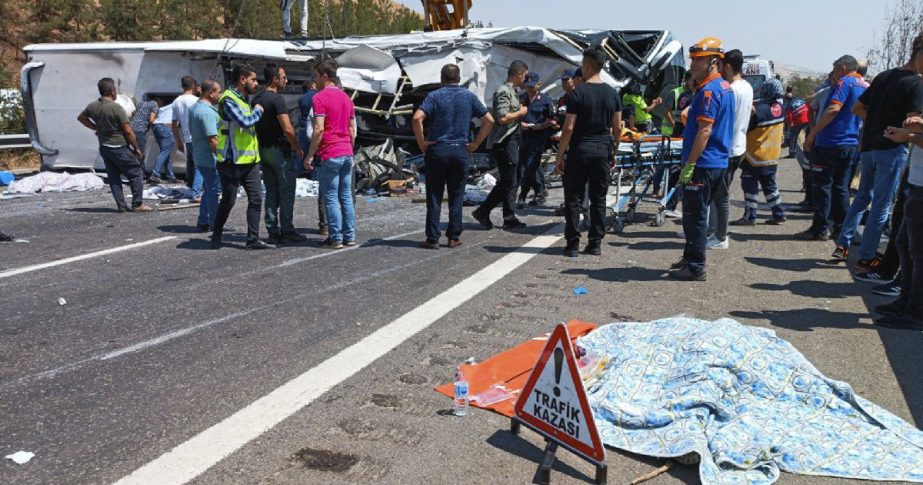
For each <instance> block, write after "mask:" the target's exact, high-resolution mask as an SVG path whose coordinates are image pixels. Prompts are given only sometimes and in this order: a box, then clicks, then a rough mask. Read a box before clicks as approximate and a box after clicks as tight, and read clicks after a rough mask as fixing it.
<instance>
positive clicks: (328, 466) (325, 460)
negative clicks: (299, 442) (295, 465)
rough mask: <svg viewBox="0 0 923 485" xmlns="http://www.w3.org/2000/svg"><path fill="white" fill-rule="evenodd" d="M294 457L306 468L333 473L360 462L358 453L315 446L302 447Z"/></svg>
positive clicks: (340, 471)
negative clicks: (317, 448) (319, 448)
mask: <svg viewBox="0 0 923 485" xmlns="http://www.w3.org/2000/svg"><path fill="white" fill-rule="evenodd" d="M292 458H293V459H294V460H296V461H300V462H301V463H302V464H303V465H304V467H305V468H310V469H312V470H318V471H322V472H333V473H343V472H345V471H347V470H349V469H350V468H352V467H353V466H354V465H355V464H356V463H359V457H358V456H357V455H353V454H349V453H340V452H338V451H331V450H316V449H314V448H302V449H300V450H298V451H296V452H295V454H294V455H293V456H292Z"/></svg>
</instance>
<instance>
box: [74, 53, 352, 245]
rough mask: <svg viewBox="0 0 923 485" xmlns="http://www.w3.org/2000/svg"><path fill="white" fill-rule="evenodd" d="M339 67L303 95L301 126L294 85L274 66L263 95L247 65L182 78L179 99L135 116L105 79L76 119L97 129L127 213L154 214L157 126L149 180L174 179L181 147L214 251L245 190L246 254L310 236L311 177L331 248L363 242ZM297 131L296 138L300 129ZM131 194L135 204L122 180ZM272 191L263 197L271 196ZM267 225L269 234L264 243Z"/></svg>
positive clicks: (325, 68)
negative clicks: (291, 105) (150, 142)
mask: <svg viewBox="0 0 923 485" xmlns="http://www.w3.org/2000/svg"><path fill="white" fill-rule="evenodd" d="M336 70H337V66H336V63H335V62H333V61H324V62H321V63H319V64H317V65H316V66H315V68H314V72H313V76H312V77H310V78H309V79H308V80H307V81H306V82H305V83H304V85H303V94H302V95H301V97H300V99H299V103H298V104H299V108H300V110H301V117H300V119H299V122H298V123H297V124H296V123H293V121H292V120H291V119H290V116H289V110H288V108H287V105H286V102H285V99H284V98H283V96H282V94H281V91H282V90H284V89H285V87H286V86H287V85H288V77H287V75H286V72H285V69H284V68H282V67H280V66H278V65H276V64H272V63H270V64H267V65H266V66H265V67H264V69H263V83H264V86H263V87H262V89H259V85H260V82H259V81H258V79H257V73H256V71H255V69H253V68H252V67H250V66H249V65H247V64H239V65H237V66H235V67H234V69H233V72H232V73H231V78H230V79H231V84H230V85H229V86H227V87H226V88H222V86H221V84H220V83H219V82H218V81H216V80H213V79H206V80H204V81H202V82H201V83H199V82H197V81H196V80H195V79H194V78H192V77H191V76H184V77H183V78H182V79H181V81H180V84H181V87H182V90H183V94H181V95H180V96H178V97H176V98H175V99H174V100H173V101H172V102H170V103H165V102H164V100H163V99H162V98H153V99H150V100H145V101H143V102H141V103H139V104H138V106H137V107H135V108H134V110H133V113H132V116H131V117H129V114H128V111H127V110H126V109H125V107H123V106H122V104H120V103H119V102H117V101H118V99H119V95H118V92H117V88H116V84H115V81H114V80H112V79H111V78H103V79H101V80H100V81H99V82H98V83H97V88H98V90H99V95H100V97H99V99H97V100H96V101H94V102H92V103H90V104H89V105H88V106H87V107H86V109H85V110H84V111H83V112H81V113H80V115H79V116H78V120H79V121H80V122H81V123H82V124H83V125H84V126H86V127H87V128H88V129H91V130H93V132H94V133H95V134H96V136H97V139H98V142H99V151H100V155H101V157H102V159H103V162H104V164H105V167H106V173H107V179H108V182H109V186H110V188H111V191H112V196H113V198H114V199H115V203H116V208H117V209H118V211H119V212H148V211H151V210H152V208H151V207H150V206H149V205H147V204H145V203H144V201H143V193H142V189H143V184H144V182H145V173H144V150H145V146H144V145H145V140H146V139H147V134H148V131H150V130H153V134H154V138H155V140H156V141H157V143H158V147H159V154H158V155H157V161H156V163H155V165H154V168H153V171H152V173H151V174H150V176H149V177H148V179H147V180H148V182H150V183H153V184H159V183H161V182H162V179H161V176H163V174H164V173H166V180H167V181H168V182H175V181H176V177H175V176H174V174H173V168H172V165H173V164H172V161H171V160H170V156H171V154H172V152H173V149H174V147H175V148H176V149H177V150H178V151H180V152H181V153H184V154H185V156H186V160H187V165H186V179H187V183H188V185H189V187H190V188H191V190H192V194H193V199H194V200H195V201H196V202H199V203H200V205H199V214H198V220H197V229H198V230H199V231H200V232H211V245H212V247H213V248H214V249H219V248H221V247H222V245H223V234H224V232H225V230H226V227H225V224H226V223H227V220H228V217H229V215H230V213H231V210H232V209H233V207H234V205H235V203H236V199H237V194H238V190H239V189H240V188H241V187H242V188H243V190H244V193H245V194H246V195H247V242H246V247H247V249H253V250H262V249H272V248H275V247H276V245H279V244H287V243H298V242H303V241H306V240H307V238H306V237H305V236H304V235H302V234H299V233H298V232H297V231H296V230H295V225H294V206H295V189H296V178H297V176H298V175H299V173H301V172H302V170H307V171H309V172H311V171H313V172H315V174H316V177H317V179H318V181H319V185H320V198H319V199H320V202H319V204H318V207H319V212H320V214H319V215H320V217H319V221H320V232H321V234H322V235H324V236H326V239H325V240H324V241H323V242H322V244H321V245H322V246H323V247H327V248H332V249H340V248H342V247H344V246H353V245H355V244H356V230H355V210H354V208H353V198H352V171H353V146H354V145H355V140H356V120H355V111H354V107H353V103H352V100H351V99H350V98H349V96H347V95H346V93H345V92H344V91H343V90H342V89H341V88H340V87H339V86H338V82H339V81H338V78H337V76H336ZM296 127H297V132H296ZM123 177H125V178H126V179H127V180H128V185H129V187H130V188H131V192H132V201H131V204H129V203H128V202H127V201H126V199H125V195H124V193H123V183H122V178H123ZM264 189H265V200H264V195H263V192H264ZM261 220H262V221H264V223H265V226H266V231H267V233H268V238H267V239H266V240H263V239H261V238H260V227H259V226H260V222H261Z"/></svg>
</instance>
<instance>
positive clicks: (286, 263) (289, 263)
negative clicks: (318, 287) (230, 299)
mask: <svg viewBox="0 0 923 485" xmlns="http://www.w3.org/2000/svg"><path fill="white" fill-rule="evenodd" d="M419 232H423V231H421V230H419V229H417V230H416V231H410V232H405V233H402V234H397V235H395V236H388V237H386V238H384V239H373V240H371V241H367V242H365V243H363V244H360V245H358V246H350V247H347V248H343V249H339V250H336V251H330V252H328V253H321V254H315V255H313V256H305V257H303V258H295V259H289V260H288V261H283V262H281V263H279V264H277V265H275V266H273V267H272V268H270V269H276V268H284V267H286V266H292V265H296V264H301V263H304V262H306V261H311V260H314V259H320V258H324V257H327V256H334V255H337V254H343V253H345V252H347V251H354V250H356V249H359V248H370V247H375V246H378V245H379V243H378V241H393V240H395V239H400V238H403V237H407V236H411V235H413V234H417V233H419ZM257 271H258V272H264V271H266V268H262V269H259V270H257ZM235 278H237V276H235Z"/></svg>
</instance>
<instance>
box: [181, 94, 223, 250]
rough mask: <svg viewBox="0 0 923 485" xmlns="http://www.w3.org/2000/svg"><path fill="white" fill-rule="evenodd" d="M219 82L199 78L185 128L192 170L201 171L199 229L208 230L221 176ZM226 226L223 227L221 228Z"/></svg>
mask: <svg viewBox="0 0 923 485" xmlns="http://www.w3.org/2000/svg"><path fill="white" fill-rule="evenodd" d="M220 97H221V84H219V83H218V81H215V80H212V79H206V80H205V81H202V96H201V97H200V98H199V101H198V102H196V104H194V105H192V108H191V109H190V110H189V132H190V134H191V135H192V144H191V145H192V159H193V161H194V162H195V165H196V170H198V171H199V173H200V174H202V189H203V193H202V203H201V204H200V205H199V220H198V224H197V228H198V230H199V232H209V231H211V230H212V226H214V225H215V216H216V215H217V213H218V195H219V194H220V193H221V180H220V179H219V178H218V169H217V168H216V165H215V152H216V151H218V130H219V125H220V124H221V118H220V117H219V116H218V108H217V106H216V105H217V104H218V98H220ZM225 230H227V228H225Z"/></svg>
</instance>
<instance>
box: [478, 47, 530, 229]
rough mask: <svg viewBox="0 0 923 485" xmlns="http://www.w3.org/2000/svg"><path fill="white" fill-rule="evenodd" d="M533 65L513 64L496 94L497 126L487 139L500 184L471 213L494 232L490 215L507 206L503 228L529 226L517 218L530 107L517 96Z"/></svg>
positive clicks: (494, 112)
mask: <svg viewBox="0 0 923 485" xmlns="http://www.w3.org/2000/svg"><path fill="white" fill-rule="evenodd" d="M528 72H529V66H527V65H526V63H525V62H522V61H513V62H512V63H511V64H510V67H509V69H507V77H506V82H505V83H503V84H502V85H500V87H499V88H497V91H496V92H495V93H494V100H493V109H492V110H491V112H492V115H493V118H494V120H495V121H496V124H495V125H494V127H493V130H492V131H491V132H490V135H489V136H488V137H487V150H488V152H489V153H490V157H491V158H492V159H493V160H494V161H496V162H497V168H498V169H499V171H500V172H499V174H498V175H499V177H498V180H497V185H495V186H494V188H493V189H492V190H491V191H490V193H489V194H487V199H485V200H484V202H483V203H481V206H480V207H478V208H477V209H475V210H474V212H472V213H471V215H472V216H474V218H475V220H477V221H478V222H479V223H480V224H481V226H482V227H484V228H485V229H493V227H494V225H493V223H492V222H491V221H490V212H491V211H492V210H493V209H495V208H496V207H497V206H498V205H501V204H502V205H503V228H504V229H516V228H520V227H523V226H525V223H523V222H522V221H520V220H519V219H517V218H516V213H515V212H514V210H515V208H516V188H517V187H518V186H519V184H517V183H516V182H517V180H516V178H517V174H518V170H517V167H518V164H519V144H520V141H521V137H522V129H521V128H520V123H519V120H521V119H522V118H523V117H525V116H526V114H527V113H528V112H529V108H528V107H526V106H523V105H522V103H521V102H520V101H519V96H518V95H516V88H521V87H522V86H523V85H524V84H525V81H526V73H528Z"/></svg>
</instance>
